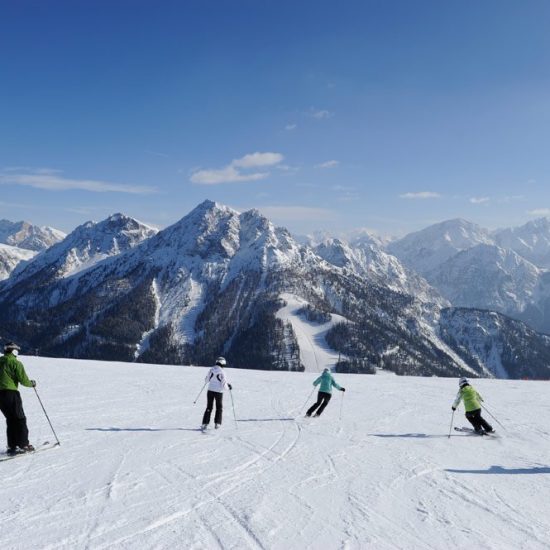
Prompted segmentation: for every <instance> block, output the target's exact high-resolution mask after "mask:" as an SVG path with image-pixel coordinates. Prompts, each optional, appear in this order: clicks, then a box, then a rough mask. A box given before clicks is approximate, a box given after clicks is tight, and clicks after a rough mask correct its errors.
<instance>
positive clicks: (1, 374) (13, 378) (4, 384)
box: [0, 353, 32, 391]
mask: <svg viewBox="0 0 550 550" xmlns="http://www.w3.org/2000/svg"><path fill="white" fill-rule="evenodd" d="M19 384H23V386H27V387H28V388H32V382H31V381H30V380H29V378H28V376H27V373H26V372H25V367H23V363H21V361H19V360H18V359H17V357H15V355H13V354H11V353H7V354H6V355H2V357H0V390H15V391H17V389H18V385H19Z"/></svg>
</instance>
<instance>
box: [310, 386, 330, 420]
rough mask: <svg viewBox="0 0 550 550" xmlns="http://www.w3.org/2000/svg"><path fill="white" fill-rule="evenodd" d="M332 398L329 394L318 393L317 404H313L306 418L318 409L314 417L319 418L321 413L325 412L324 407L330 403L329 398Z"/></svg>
mask: <svg viewBox="0 0 550 550" xmlns="http://www.w3.org/2000/svg"><path fill="white" fill-rule="evenodd" d="M331 397H332V394H331V393H326V392H324V391H320V392H319V393H318V394H317V403H314V404H313V405H312V406H311V407H310V408H309V409H308V410H307V413H306V416H311V415H312V414H313V413H314V412H315V411H316V410H317V408H318V410H317V413H316V414H315V416H320V415H321V413H322V412H323V411H324V410H325V407H326V406H327V405H328V402H329V401H330V398H331Z"/></svg>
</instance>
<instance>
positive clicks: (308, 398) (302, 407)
mask: <svg viewBox="0 0 550 550" xmlns="http://www.w3.org/2000/svg"><path fill="white" fill-rule="evenodd" d="M314 391H315V386H313V389H312V390H311V393H310V394H309V395H308V396H307V399H306V400H305V402H304V404H303V405H302V406H301V407H300V414H302V411H303V410H304V407H305V406H306V405H307V403H308V401H309V400H310V399H311V396H312V395H313V392H314Z"/></svg>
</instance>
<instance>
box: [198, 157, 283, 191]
mask: <svg viewBox="0 0 550 550" xmlns="http://www.w3.org/2000/svg"><path fill="white" fill-rule="evenodd" d="M283 159H284V157H283V155H281V154H280V153H250V154H248V155H244V157H241V158H238V159H233V160H232V161H231V162H230V163H229V164H228V165H227V166H224V167H223V168H212V169H206V170H195V171H193V172H192V174H191V177H190V180H191V182H192V183H198V184H200V185H219V184H221V183H235V182H243V181H258V180H263V179H265V178H267V177H268V176H269V172H246V170H249V169H251V168H264V167H276V166H277V165H279V163H281V162H282V161H283ZM243 170H244V172H243Z"/></svg>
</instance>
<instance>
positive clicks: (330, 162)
mask: <svg viewBox="0 0 550 550" xmlns="http://www.w3.org/2000/svg"><path fill="white" fill-rule="evenodd" d="M339 164H340V161H339V160H327V161H326V162H322V163H321V164H316V165H315V168H336V166H338V165H339Z"/></svg>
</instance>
